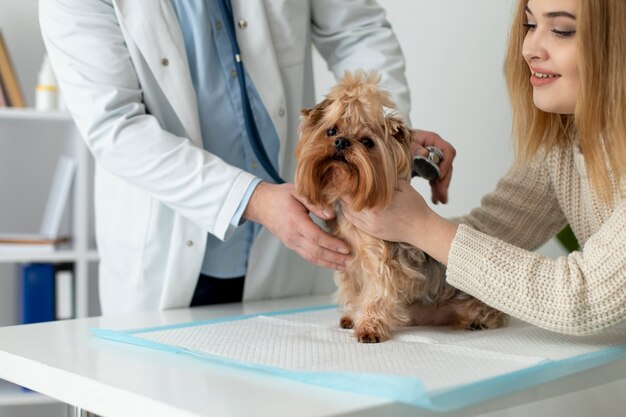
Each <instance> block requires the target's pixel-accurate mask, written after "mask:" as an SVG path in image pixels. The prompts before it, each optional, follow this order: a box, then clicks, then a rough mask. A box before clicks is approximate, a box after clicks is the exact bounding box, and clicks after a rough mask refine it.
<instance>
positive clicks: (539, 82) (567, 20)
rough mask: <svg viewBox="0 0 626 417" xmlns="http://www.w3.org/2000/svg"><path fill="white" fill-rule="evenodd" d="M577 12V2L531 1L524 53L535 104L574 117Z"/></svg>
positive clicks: (542, 108)
mask: <svg viewBox="0 0 626 417" xmlns="http://www.w3.org/2000/svg"><path fill="white" fill-rule="evenodd" d="M583 1H584V0H583ZM576 11H577V0H529V1H528V3H527V5H526V18H527V27H528V33H527V34H526V38H525V39H524V45H523V49H522V54H523V56H524V59H525V60H526V62H527V63H528V66H529V67H530V71H531V76H530V83H531V84H532V86H533V101H534V103H535V106H537V108H539V109H541V110H543V111H545V112H549V113H561V114H573V113H574V110H575V109H576V101H577V98H578V91H579V87H580V77H579V72H578V50H577V44H576Z"/></svg>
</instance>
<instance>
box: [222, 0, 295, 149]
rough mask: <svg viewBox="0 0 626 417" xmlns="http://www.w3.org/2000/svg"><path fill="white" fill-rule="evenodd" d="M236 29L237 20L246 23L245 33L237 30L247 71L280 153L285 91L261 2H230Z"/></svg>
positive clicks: (282, 139) (247, 0)
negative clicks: (269, 120)
mask: <svg viewBox="0 0 626 417" xmlns="http://www.w3.org/2000/svg"><path fill="white" fill-rule="evenodd" d="M232 5H233V14H234V16H233V17H234V20H235V27H237V22H238V21H239V20H240V19H245V20H247V21H249V22H250V23H249V25H248V27H247V29H246V30H237V31H236V32H237V42H238V43H239V48H240V49H241V55H242V59H243V63H244V66H245V68H246V71H247V72H248V74H249V75H250V78H252V82H253V83H254V86H255V87H256V89H257V91H258V92H259V95H260V97H261V100H262V101H263V104H264V105H265V108H266V109H267V110H268V113H269V115H270V117H271V119H272V122H273V123H274V126H275V127H276V132H277V133H278V138H279V140H280V142H281V150H282V149H284V146H283V145H284V141H285V140H286V139H287V117H284V112H285V110H286V102H285V100H286V99H285V90H284V86H283V81H282V79H281V72H280V68H279V66H278V59H277V55H276V50H275V49H274V43H273V41H272V36H271V32H270V28H269V26H268V19H267V17H266V11H265V6H264V2H263V1H261V0H254V1H253V0H232Z"/></svg>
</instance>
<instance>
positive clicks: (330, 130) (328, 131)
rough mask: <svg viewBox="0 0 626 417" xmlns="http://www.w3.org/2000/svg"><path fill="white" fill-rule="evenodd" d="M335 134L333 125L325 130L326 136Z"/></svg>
mask: <svg viewBox="0 0 626 417" xmlns="http://www.w3.org/2000/svg"><path fill="white" fill-rule="evenodd" d="M336 134H337V128H336V127H335V126H333V127H331V128H330V129H328V130H327V131H326V136H335V135H336Z"/></svg>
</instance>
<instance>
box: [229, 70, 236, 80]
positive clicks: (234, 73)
mask: <svg viewBox="0 0 626 417" xmlns="http://www.w3.org/2000/svg"><path fill="white" fill-rule="evenodd" d="M230 76H231V77H232V78H237V70H234V69H231V70H230Z"/></svg>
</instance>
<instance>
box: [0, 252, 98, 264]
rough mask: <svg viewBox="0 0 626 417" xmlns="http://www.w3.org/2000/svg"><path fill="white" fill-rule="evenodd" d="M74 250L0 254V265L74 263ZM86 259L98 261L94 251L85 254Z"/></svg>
mask: <svg viewBox="0 0 626 417" xmlns="http://www.w3.org/2000/svg"><path fill="white" fill-rule="evenodd" d="M78 257H79V256H78V253H77V252H76V251H74V250H69V249H68V250H56V251H53V252H32V253H28V252H19V253H0V263H30V262H74V261H75V260H76V259H77V258H78ZM86 259H87V261H89V262H97V261H99V260H100V257H99V256H98V252H97V251H96V250H90V251H88V252H87V255H86Z"/></svg>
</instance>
